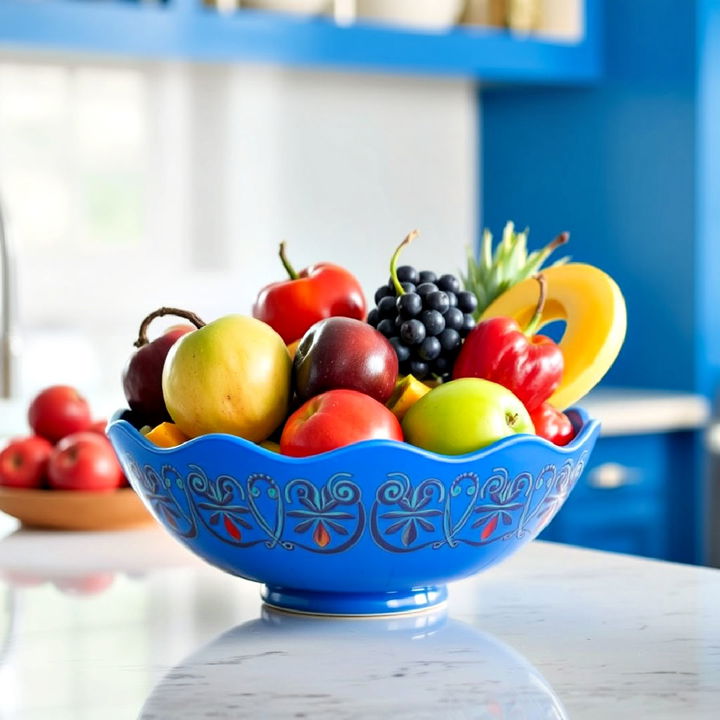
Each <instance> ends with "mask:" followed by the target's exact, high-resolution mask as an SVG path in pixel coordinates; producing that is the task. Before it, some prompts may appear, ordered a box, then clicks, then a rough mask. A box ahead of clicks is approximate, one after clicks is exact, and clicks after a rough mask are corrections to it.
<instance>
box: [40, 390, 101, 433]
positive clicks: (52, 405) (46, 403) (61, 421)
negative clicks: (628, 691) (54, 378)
mask: <svg viewBox="0 0 720 720" xmlns="http://www.w3.org/2000/svg"><path fill="white" fill-rule="evenodd" d="M28 422H29V423H30V427H31V428H32V429H33V432H34V433H35V434H36V435H41V436H42V437H44V438H47V439H48V440H50V442H53V443H55V442H57V441H58V440H61V439H62V438H64V437H65V436H66V435H72V434H73V433H76V432H81V431H83V430H87V429H88V428H89V427H90V424H91V423H92V419H91V417H90V406H89V405H88V403H87V400H85V398H84V397H83V396H82V395H80V393H79V392H78V391H77V390H76V389H75V388H72V387H69V386H68V385H53V386H52V387H49V388H46V389H45V390H43V391H42V392H41V393H40V394H39V395H37V396H36V397H35V399H34V400H33V401H32V403H30V408H29V410H28Z"/></svg>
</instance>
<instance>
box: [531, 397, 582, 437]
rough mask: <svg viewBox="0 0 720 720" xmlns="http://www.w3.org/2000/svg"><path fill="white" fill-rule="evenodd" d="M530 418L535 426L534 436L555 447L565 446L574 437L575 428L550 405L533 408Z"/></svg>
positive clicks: (545, 404) (563, 414)
mask: <svg viewBox="0 0 720 720" xmlns="http://www.w3.org/2000/svg"><path fill="white" fill-rule="evenodd" d="M530 418H531V419H532V421H533V425H534V426H535V434H536V435H539V436H540V437H542V438H545V439H546V440H549V441H550V442H551V443H554V444H555V445H567V444H568V443H569V442H570V441H571V440H572V439H573V438H574V437H575V428H574V427H573V424H572V423H571V422H570V418H569V417H568V416H567V415H566V414H565V413H564V412H561V411H560V410H558V409H557V408H554V407H553V406H552V405H551V404H550V403H547V402H544V403H543V404H542V405H541V406H540V407H538V408H535V410H533V411H532V412H531V413H530Z"/></svg>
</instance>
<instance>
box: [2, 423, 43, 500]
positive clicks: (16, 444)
mask: <svg viewBox="0 0 720 720" xmlns="http://www.w3.org/2000/svg"><path fill="white" fill-rule="evenodd" d="M52 451H53V446H52V443H50V442H48V441H47V440H46V439H45V438H42V437H38V436H37V435H34V436H32V437H29V438H22V439H21V440H13V441H12V442H11V443H10V444H9V445H8V446H7V447H6V448H5V449H4V450H3V451H2V452H0V485H3V486H5V487H14V488H39V487H42V486H43V484H44V482H45V474H46V471H47V466H48V460H49V459H50V454H51V453H52Z"/></svg>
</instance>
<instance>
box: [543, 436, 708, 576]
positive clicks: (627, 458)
mask: <svg viewBox="0 0 720 720" xmlns="http://www.w3.org/2000/svg"><path fill="white" fill-rule="evenodd" d="M696 439H697V438H696V436H695V434H694V433H690V432H681V433H658V434H654V435H634V436H622V437H604V438H600V440H599V441H598V444H597V446H596V448H595V451H594V453H593V455H592V457H591V459H590V463H589V464H588V467H587V469H586V470H585V473H584V474H583V476H582V477H581V478H580V480H579V482H578V485H577V486H576V487H575V489H574V490H573V492H572V494H571V495H570V497H569V498H568V499H567V501H566V503H565V505H564V506H563V508H562V509H561V510H560V512H559V513H558V515H557V517H556V518H555V519H554V520H553V522H552V523H551V524H550V526H549V527H548V528H547V529H546V530H545V532H544V533H543V534H542V535H541V538H542V539H545V540H553V541H556V542H564V543H569V544H572V545H580V546H583V547H590V548H596V549H599V550H608V551H614V552H623V553H629V554H633V555H643V556H646V557H654V558H662V559H667V560H676V561H681V562H696V561H698V560H699V538H700V537H701V527H700V525H701V520H700V516H699V514H698V506H699V503H700V494H699V488H700V487H701V483H700V480H699V477H700V474H699V471H698V464H697V460H696V458H697V453H696Z"/></svg>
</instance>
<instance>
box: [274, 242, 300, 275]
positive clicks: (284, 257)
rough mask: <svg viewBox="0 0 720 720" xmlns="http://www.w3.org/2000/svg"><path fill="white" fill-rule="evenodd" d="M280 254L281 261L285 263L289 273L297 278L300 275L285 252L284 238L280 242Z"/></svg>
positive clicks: (284, 265)
mask: <svg viewBox="0 0 720 720" xmlns="http://www.w3.org/2000/svg"><path fill="white" fill-rule="evenodd" d="M278 255H279V256H280V262H281V263H282V264H283V267H284V268H285V270H286V272H287V274H288V275H289V276H290V279H291V280H297V279H298V278H299V277H300V276H299V275H298V274H297V272H296V271H295V268H294V267H293V266H292V265H291V264H290V261H289V260H288V259H287V255H286V254H285V241H284V240H283V241H282V242H281V243H280V251H279V252H278Z"/></svg>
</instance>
